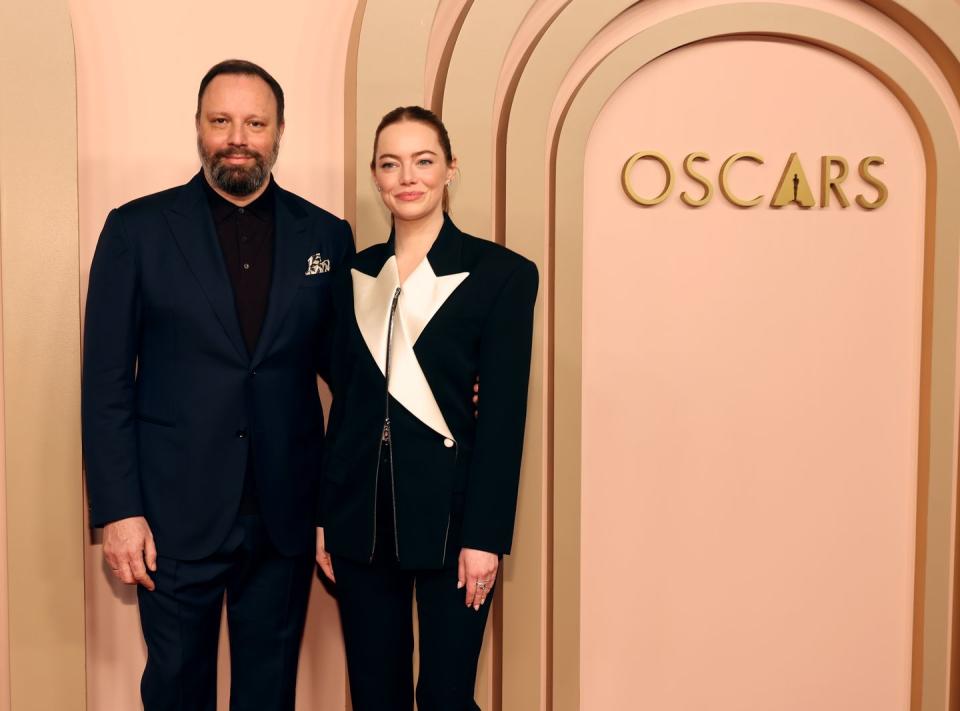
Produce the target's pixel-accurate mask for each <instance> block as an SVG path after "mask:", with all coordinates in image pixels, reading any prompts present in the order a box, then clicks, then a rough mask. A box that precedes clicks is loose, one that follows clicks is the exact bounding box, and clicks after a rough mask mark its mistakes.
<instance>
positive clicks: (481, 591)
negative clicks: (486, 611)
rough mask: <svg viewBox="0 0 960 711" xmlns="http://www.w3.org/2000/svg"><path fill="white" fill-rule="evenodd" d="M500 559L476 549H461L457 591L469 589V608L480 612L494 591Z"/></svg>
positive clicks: (493, 554)
mask: <svg viewBox="0 0 960 711" xmlns="http://www.w3.org/2000/svg"><path fill="white" fill-rule="evenodd" d="M499 567H500V559H499V558H498V557H497V556H496V554H495V553H487V552H486V551H478V550H476V549H474V548H462V549H460V561H459V563H458V566H457V590H459V589H460V588H462V587H463V586H464V585H466V587H467V607H473V609H474V610H479V609H480V606H481V605H482V604H483V603H484V602H485V601H486V599H487V595H488V594H489V593H490V591H491V590H492V589H493V583H494V581H495V580H496V579H497V568H499Z"/></svg>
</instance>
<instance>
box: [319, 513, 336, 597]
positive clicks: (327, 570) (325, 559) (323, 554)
mask: <svg viewBox="0 0 960 711" xmlns="http://www.w3.org/2000/svg"><path fill="white" fill-rule="evenodd" d="M317 565H319V566H320V570H322V571H323V574H324V575H326V576H327V577H328V578H330V582H331V583H335V582H337V579H336V578H335V577H334V576H333V561H331V560H330V554H329V553H327V548H326V545H325V544H324V541H323V528H321V527H319V526H318V527H317Z"/></svg>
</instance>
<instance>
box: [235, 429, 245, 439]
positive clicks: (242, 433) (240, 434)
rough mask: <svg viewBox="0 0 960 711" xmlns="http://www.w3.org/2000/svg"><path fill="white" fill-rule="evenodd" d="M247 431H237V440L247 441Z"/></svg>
mask: <svg viewBox="0 0 960 711" xmlns="http://www.w3.org/2000/svg"><path fill="white" fill-rule="evenodd" d="M246 438H247V431H246V430H237V439H246Z"/></svg>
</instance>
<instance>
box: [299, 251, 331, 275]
mask: <svg viewBox="0 0 960 711" xmlns="http://www.w3.org/2000/svg"><path fill="white" fill-rule="evenodd" d="M329 271H330V260H329V259H324V258H323V257H322V256H320V252H317V253H316V254H314V255H313V256H312V257H310V258H309V259H307V271H305V272H304V275H305V276H313V275H314V274H324V273H326V272H329Z"/></svg>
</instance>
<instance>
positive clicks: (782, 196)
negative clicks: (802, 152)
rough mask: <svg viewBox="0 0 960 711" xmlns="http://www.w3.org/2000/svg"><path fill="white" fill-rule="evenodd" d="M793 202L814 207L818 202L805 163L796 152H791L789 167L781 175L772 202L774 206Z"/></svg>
mask: <svg viewBox="0 0 960 711" xmlns="http://www.w3.org/2000/svg"><path fill="white" fill-rule="evenodd" d="M791 202H795V203H797V204H798V205H799V206H800V207H813V206H814V205H815V204H816V200H814V197H813V191H812V190H810V183H809V182H808V181H807V175H806V173H804V172H803V165H802V164H801V163H800V158H799V157H798V156H797V154H796V153H791V154H790V158H789V159H788V160H787V167H786V168H784V169H783V175H781V176H780V182H779V183H778V184H777V192H776V193H775V194H774V196H773V200H772V201H771V202H770V204H771V205H772V206H773V207H783V206H784V205H789V204H790V203H791Z"/></svg>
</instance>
